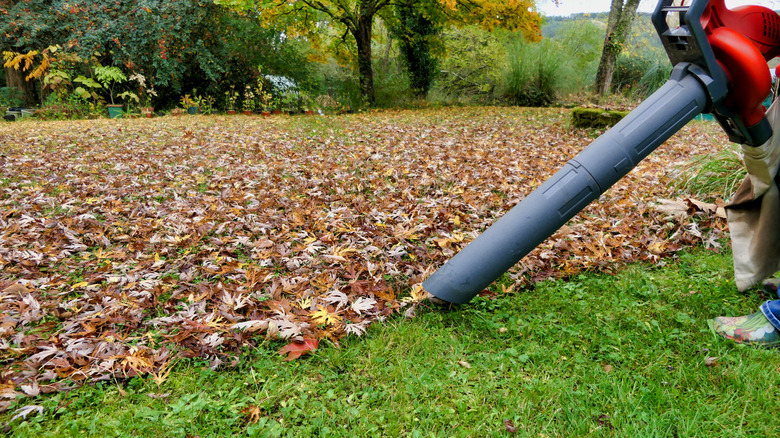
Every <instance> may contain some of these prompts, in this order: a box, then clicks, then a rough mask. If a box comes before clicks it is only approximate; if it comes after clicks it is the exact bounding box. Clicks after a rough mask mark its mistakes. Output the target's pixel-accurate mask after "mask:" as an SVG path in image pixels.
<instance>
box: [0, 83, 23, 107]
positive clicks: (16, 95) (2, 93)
mask: <svg viewBox="0 0 780 438" xmlns="http://www.w3.org/2000/svg"><path fill="white" fill-rule="evenodd" d="M22 97H23V95H22V92H21V91H20V90H19V89H18V88H16V87H0V106H8V107H20V106H22V105H24V100H23V99H22Z"/></svg>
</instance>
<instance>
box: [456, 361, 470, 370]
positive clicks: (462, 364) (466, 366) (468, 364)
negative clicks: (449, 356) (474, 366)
mask: <svg viewBox="0 0 780 438" xmlns="http://www.w3.org/2000/svg"><path fill="white" fill-rule="evenodd" d="M458 364H459V365H460V366H462V367H463V368H468V369H471V364H470V363H468V362H466V361H465V360H461V361H459V362H458Z"/></svg>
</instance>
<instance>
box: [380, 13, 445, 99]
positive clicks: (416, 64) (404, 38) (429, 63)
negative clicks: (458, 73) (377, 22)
mask: <svg viewBox="0 0 780 438" xmlns="http://www.w3.org/2000/svg"><path fill="white" fill-rule="evenodd" d="M417 4H418V3H417V2H414V1H412V2H407V3H405V4H399V5H398V6H396V8H395V11H394V12H395V16H394V17H393V18H395V20H392V21H391V25H390V27H391V32H392V33H393V34H394V35H395V37H396V38H398V41H399V42H398V45H399V47H400V49H401V55H402V57H403V61H404V66H405V68H406V72H407V75H408V76H409V83H410V84H411V88H412V92H413V93H414V94H415V95H416V96H417V97H419V98H425V96H426V95H427V94H428V90H430V88H431V84H432V83H433V80H434V79H435V78H436V74H437V73H438V69H439V62H438V59H437V58H436V56H435V55H434V51H435V50H436V48H437V46H438V45H439V35H440V33H441V29H440V28H439V26H437V24H436V23H435V22H434V19H433V17H431V16H430V14H428V13H426V12H425V11H422V10H420V9H419V8H417V7H416V5H417Z"/></svg>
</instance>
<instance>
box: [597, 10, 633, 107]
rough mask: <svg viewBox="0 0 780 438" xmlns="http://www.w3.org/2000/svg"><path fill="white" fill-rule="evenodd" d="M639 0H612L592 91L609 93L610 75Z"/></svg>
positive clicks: (629, 29) (629, 28) (613, 71)
mask: <svg viewBox="0 0 780 438" xmlns="http://www.w3.org/2000/svg"><path fill="white" fill-rule="evenodd" d="M638 7H639V0H625V1H624V0H612V5H611V6H610V9H609V19H608V21H607V33H606V35H605V36H604V49H603V50H602V52H601V60H600V61H599V68H598V70H597V71H596V82H595V84H594V86H593V88H594V91H595V92H596V93H597V94H599V95H605V94H607V93H609V90H610V88H611V86H612V75H613V74H614V73H615V66H616V65H617V59H618V55H620V52H621V51H622V50H623V45H624V44H625V42H626V38H627V37H628V34H629V32H630V31H631V23H632V22H633V21H634V18H635V17H636V10H637V8H638Z"/></svg>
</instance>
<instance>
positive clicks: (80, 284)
mask: <svg viewBox="0 0 780 438" xmlns="http://www.w3.org/2000/svg"><path fill="white" fill-rule="evenodd" d="M88 285H89V283H88V282H86V281H80V282H78V283H76V284H74V285H73V286H71V287H70V290H75V289H78V288H80V287H85V286H88Z"/></svg>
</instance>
